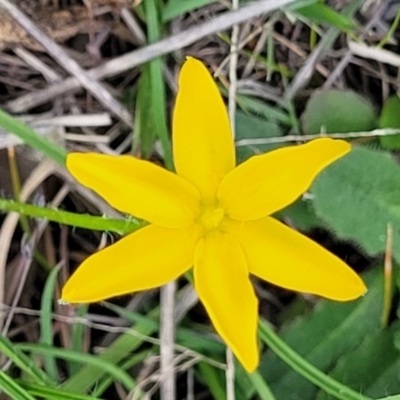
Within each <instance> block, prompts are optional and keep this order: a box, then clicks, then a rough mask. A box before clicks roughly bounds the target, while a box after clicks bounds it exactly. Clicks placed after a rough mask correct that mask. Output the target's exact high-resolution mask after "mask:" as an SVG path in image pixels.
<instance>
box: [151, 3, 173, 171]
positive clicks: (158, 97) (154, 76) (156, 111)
mask: <svg viewBox="0 0 400 400" xmlns="http://www.w3.org/2000/svg"><path fill="white" fill-rule="evenodd" d="M144 9H145V13H146V22H147V36H148V39H149V42H150V43H154V42H156V41H158V40H160V38H161V28H160V23H159V12H158V11H159V10H158V8H157V1H156V0H146V1H145V2H144ZM148 65H149V79H150V92H149V95H150V99H151V109H152V119H153V123H154V129H155V133H156V135H157V136H158V138H159V139H160V143H161V146H162V148H163V152H164V161H165V164H166V166H167V168H168V169H170V170H173V169H174V164H173V161H172V150H171V142H170V140H169V136H168V128H167V116H166V113H165V110H166V95H165V83H164V79H163V73H162V61H161V58H156V59H154V60H152V61H150V62H149V64H148Z"/></svg>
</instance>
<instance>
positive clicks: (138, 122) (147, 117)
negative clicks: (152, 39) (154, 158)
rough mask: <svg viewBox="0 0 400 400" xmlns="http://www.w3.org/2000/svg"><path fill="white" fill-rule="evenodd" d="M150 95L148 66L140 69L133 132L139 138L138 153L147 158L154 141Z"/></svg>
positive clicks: (154, 131) (154, 132) (154, 130)
mask: <svg viewBox="0 0 400 400" xmlns="http://www.w3.org/2000/svg"><path fill="white" fill-rule="evenodd" d="M150 93H151V79H150V66H149V64H145V65H143V67H142V72H141V74H140V78H139V83H138V92H137V97H136V112H135V116H136V118H135V126H134V132H135V135H137V136H136V137H139V138H140V153H141V155H142V157H144V158H148V157H149V156H150V154H151V152H152V150H153V146H154V142H155V140H156V127H155V123H154V118H153V103H152V96H151V95H150Z"/></svg>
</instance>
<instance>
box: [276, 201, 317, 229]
mask: <svg viewBox="0 0 400 400" xmlns="http://www.w3.org/2000/svg"><path fill="white" fill-rule="evenodd" d="M274 216H275V217H276V218H279V219H284V218H289V219H290V220H291V221H292V222H293V224H294V225H295V227H296V228H298V229H300V230H301V231H308V230H310V229H312V228H316V227H325V224H324V223H323V221H321V220H320V219H319V218H318V217H317V216H316V214H315V211H314V209H313V207H312V204H311V202H310V201H309V200H303V199H299V200H297V201H296V202H295V203H293V204H291V205H290V206H289V207H287V208H285V209H283V210H281V211H279V212H277V213H276V214H275V215H274Z"/></svg>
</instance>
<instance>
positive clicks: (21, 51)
mask: <svg viewBox="0 0 400 400" xmlns="http://www.w3.org/2000/svg"><path fill="white" fill-rule="evenodd" d="M13 51H14V53H15V54H16V55H17V56H18V57H19V58H21V59H22V60H24V61H25V62H26V63H27V64H28V65H29V66H30V67H31V68H33V69H35V70H36V71H39V72H40V73H41V74H42V75H43V76H44V77H45V78H46V79H47V80H49V81H50V82H56V81H58V80H60V79H61V77H60V76H59V75H58V74H57V72H55V71H54V70H53V69H52V68H50V67H49V66H48V65H47V64H45V63H44V62H43V61H42V60H41V59H40V58H39V57H36V56H35V55H33V54H32V53H31V52H30V51H28V50H26V49H25V48H23V47H21V46H17V47H15V48H14V49H13Z"/></svg>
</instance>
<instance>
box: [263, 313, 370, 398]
mask: <svg viewBox="0 0 400 400" xmlns="http://www.w3.org/2000/svg"><path fill="white" fill-rule="evenodd" d="M259 334H260V338H261V340H262V341H263V342H264V343H265V344H266V345H267V346H268V347H269V348H270V349H271V350H272V351H273V352H274V353H275V354H276V355H277V356H278V357H280V358H281V359H282V360H283V361H284V362H285V363H286V364H288V365H289V366H290V367H291V368H292V369H293V370H295V371H296V372H298V373H299V374H301V375H302V376H304V377H305V378H306V379H308V380H309V381H310V382H312V383H314V384H315V385H316V386H318V387H320V388H321V389H322V390H324V391H325V392H326V393H329V394H331V395H332V396H334V397H336V398H337V399H340V400H372V399H371V398H370V397H366V396H363V395H362V394H361V393H358V392H356V391H354V390H353V389H350V388H349V387H347V386H345V385H343V384H342V383H340V382H338V381H336V380H335V379H333V378H331V377H330V376H328V375H326V374H324V373H323V372H322V371H320V370H319V369H318V368H316V367H314V366H313V365H312V364H310V363H309V362H308V361H307V360H305V359H304V358H303V357H301V356H300V355H299V354H298V353H296V352H295V351H294V350H293V349H292V348H290V347H289V346H288V345H287V344H286V343H285V342H284V341H283V340H282V339H281V338H280V337H279V336H278V335H277V334H276V333H275V332H274V331H273V330H272V329H271V328H270V327H269V326H268V325H267V323H266V322H265V321H262V320H260V323H259Z"/></svg>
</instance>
